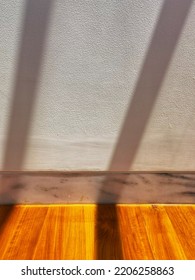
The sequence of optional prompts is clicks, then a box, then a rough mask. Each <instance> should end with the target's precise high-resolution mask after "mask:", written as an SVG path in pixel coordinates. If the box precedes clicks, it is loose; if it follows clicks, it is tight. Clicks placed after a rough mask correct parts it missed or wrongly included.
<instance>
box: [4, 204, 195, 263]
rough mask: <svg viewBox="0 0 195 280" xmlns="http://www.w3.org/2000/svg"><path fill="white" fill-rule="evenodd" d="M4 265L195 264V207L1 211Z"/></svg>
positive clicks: (58, 207) (12, 208)
mask: <svg viewBox="0 0 195 280" xmlns="http://www.w3.org/2000/svg"><path fill="white" fill-rule="evenodd" d="M0 259H70V260H73V259H159V260H160V259H195V205H183V206H178V205H176V206H163V205H158V206H157V205H117V206H114V205H99V206H98V205H55V206H52V205H50V206H49V205H45V206H27V205H26V206H19V205H18V206H17V205H16V206H1V207H0Z"/></svg>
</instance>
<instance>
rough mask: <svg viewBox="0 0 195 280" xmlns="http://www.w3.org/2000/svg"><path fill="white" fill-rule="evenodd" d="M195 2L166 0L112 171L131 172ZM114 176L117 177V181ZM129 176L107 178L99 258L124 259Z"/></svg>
mask: <svg viewBox="0 0 195 280" xmlns="http://www.w3.org/2000/svg"><path fill="white" fill-rule="evenodd" d="M192 2H193V0H186V1H183V0H165V1H164V3H163V6H162V9H161V12H160V15H159V19H158V22H157V25H156V28H155V31H154V33H153V37H152V39H151V43H150V45H149V48H148V52H147V54H146V57H145V61H144V63H143V66H142V70H141V72H140V75H139V78H138V81H137V84H136V87H135V90H134V92H133V98H132V101H131V103H130V105H129V108H128V111H127V113H126V116H125V119H124V123H123V126H122V129H121V132H120V135H119V137H118V140H117V144H116V147H115V150H114V152H113V156H112V159H111V161H110V165H109V167H108V171H112V172H113V171H120V172H122V171H129V170H130V169H131V165H132V163H133V161H134V158H135V156H136V153H137V151H138V148H139V145H140V142H141V140H142V138H143V135H144V131H145V128H146V125H147V123H148V121H149V118H150V115H151V112H152V110H153V107H154V105H155V102H156V100H157V97H158V94H159V91H160V88H161V85H162V83H163V80H164V77H165V75H166V72H167V70H168V67H169V64H170V61H171V58H172V56H173V53H174V50H175V48H176V46H177V42H178V39H179V36H180V34H181V32H182V28H183V26H184V23H185V20H186V18H187V15H188V12H189V10H190V7H191V4H192ZM113 177H114V178H113ZM121 180H122V181H123V182H124V181H125V180H126V177H125V175H124V174H123V175H121V174H118V175H114V176H109V175H107V176H106V177H105V180H104V182H103V183H102V186H101V190H100V192H99V196H98V199H97V203H101V202H102V201H104V200H105V197H107V201H108V200H110V201H114V203H115V204H110V205H101V204H98V205H97V213H96V215H97V216H96V258H97V259H123V258H124V256H123V249H122V240H121V238H120V228H119V219H120V217H119V216H118V214H117V205H116V204H117V203H119V200H120V195H121V193H122V191H123V185H122V184H121Z"/></svg>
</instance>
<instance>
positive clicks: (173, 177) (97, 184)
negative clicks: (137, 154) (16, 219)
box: [0, 172, 195, 204]
mask: <svg viewBox="0 0 195 280" xmlns="http://www.w3.org/2000/svg"><path fill="white" fill-rule="evenodd" d="M50 203H54V204H59V203H67V204H68V203H79V204H80V203H132V204H133V203H141V204H143V203H152V204H155V203H163V204H164V203H173V204H176V203H179V204H180V203H182V204H186V203H187V204H188V203H195V173H146V172H144V173H106V172H92V173H87V172H80V173H79V172H77V173H74V172H73V173H63V172H44V173H43V172H1V173H0V204H50Z"/></svg>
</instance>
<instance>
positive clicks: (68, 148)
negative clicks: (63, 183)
mask: <svg viewBox="0 0 195 280" xmlns="http://www.w3.org/2000/svg"><path fill="white" fill-rule="evenodd" d="M47 1H48V4H49V0H47ZM26 2H29V1H27V0H26V1H25V0H14V1H13V0H1V2H0V38H1V40H0V59H1V63H0V161H1V169H9V168H10V169H29V170H111V169H114V170H156V171H161V170H194V168H195V6H194V5H193V4H192V5H191V6H190V4H191V3H190V2H191V1H189V0H186V3H187V4H186V5H184V4H182V2H185V1H183V0H169V1H163V0H155V1H154V0H144V1H143V0H137V1H133V0H77V1H76V0H55V1H51V3H50V11H49V20H48V21H47V24H46V25H47V30H46V32H45V38H44V40H43V39H41V38H38V39H35V40H40V42H41V44H42V45H43V46H42V53H41V56H40V58H41V62H40V69H39V73H38V75H37V76H36V75H34V74H32V73H33V72H31V69H28V68H31V63H33V62H32V61H30V60H29V57H30V56H31V54H30V52H31V51H32V52H34V53H33V54H32V55H36V50H34V49H33V47H32V46H33V44H34V39H33V38H34V37H33V36H36V35H35V34H34V33H33V32H32V34H30V36H31V39H32V42H30V43H29V44H30V46H31V47H32V50H31V47H30V46H29V47H28V46H27V45H28V44H26V45H25V46H24V45H22V42H25V40H26V39H24V38H23V41H22V37H23V34H24V33H23V31H22V30H24V25H25V24H26V25H28V24H29V23H28V22H27V21H25V18H26V13H27V18H28V17H29V16H30V20H31V21H32V20H33V17H34V15H33V12H32V15H31V11H29V10H28V9H26V8H25V7H26V6H25V5H26ZM36 2H37V3H41V2H43V0H36ZM31 4H32V3H31ZM44 5H47V4H44ZM44 5H43V7H44ZM164 5H166V7H167V8H166V7H165V8H163V7H164ZM169 5H170V9H168V8H169ZM37 7H38V5H37ZM173 7H175V8H174V9H172V8H173ZM37 9H38V8H37ZM162 9H165V11H164V12H163V13H162ZM188 9H189V11H188ZM183 10H184V11H183ZM171 13H172V14H171ZM183 13H184V14H185V16H184V14H183ZM176 15H177V16H176ZM166 17H167V18H166ZM185 17H186V19H185ZM175 18H176V19H175ZM172 19H173V21H172ZM35 20H36V18H35ZM174 20H175V21H174ZM177 21H178V23H177ZM163 24H164V25H165V26H162V25H163ZM166 24H167V25H166ZM172 24H173V26H172ZM177 25H178V26H179V27H178V26H177ZM27 28H28V27H27ZM158 30H160V31H158ZM175 30H176V31H175ZM161 31H162V32H161ZM159 32H161V33H162V34H160V36H159ZM167 32H168V33H167ZM27 33H28V32H27ZM155 34H156V35H155ZM174 36H175V40H176V42H173V43H172V45H170V46H169V40H172V37H173V38H174ZM152 38H153V39H152ZM158 38H160V40H162V43H160V42H157V41H156V40H157V39H158ZM29 40H30V39H29ZM152 40H153V41H154V42H153V41H152ZM158 40H159V39H158ZM166 40H167V42H168V43H167V44H168V47H167V49H166ZM35 44H36V43H35ZM25 48H27V50H26V49H25ZM163 48H164V49H163ZM173 48H174V49H173ZM21 49H22V50H23V51H24V52H26V51H27V53H28V50H30V51H29V53H28V57H26V58H25V59H26V60H25V59H24V61H23V62H22V64H21V61H20V60H19V56H20V55H21V53H20V52H21ZM151 49H152V52H151ZM38 51H39V50H38V49H37V52H38ZM166 53H167V54H166ZM164 54H165V56H166V55H168V56H169V58H168V59H167V62H169V64H168V65H164V66H163V60H164V58H163V55H164ZM39 55H40V54H39ZM161 57H162V61H161ZM146 59H148V60H149V61H148V62H147V61H146ZM32 60H33V59H32ZM25 61H26V62H25ZM155 62H156V64H155ZM25 63H26V66H25ZM144 63H146V65H145V64H144ZM160 63H161V64H162V65H160ZM21 65H22V66H21ZM144 65H145V66H144ZM150 65H151V68H152V69H151V71H152V72H151V73H152V74H151V75H150V73H149V74H148V72H150ZM21 67H24V69H25V70H24V69H23V70H22V71H21ZM25 67H26V68H25ZM144 67H145V68H144ZM163 67H164V70H166V71H165V73H164V74H163V75H162V77H161V83H160V84H159V88H158V90H156V91H155V90H153V89H152V88H155V82H154V81H152V82H150V79H153V76H154V75H153V73H154V74H155V73H157V75H158V73H159V75H161V72H162V68H163ZM143 71H145V72H143ZM18 73H19V74H18ZM26 73H27V74H26ZM31 75H33V77H31ZM141 75H145V76H144V77H146V76H147V75H148V76H147V77H148V78H147V79H146V78H144V77H142V80H141V82H140V76H141ZM18 76H19V78H16V77H18ZM17 79H19V83H20V87H19V89H20V88H21V87H22V86H23V85H24V87H25V92H26V96H28V87H29V88H30V87H32V85H33V83H36V90H35V91H36V94H35V95H34V100H33V106H32V108H31V109H32V112H30V121H29V122H30V125H28V127H29V130H28V131H27V132H28V133H26V134H27V135H25V136H24V138H25V141H26V142H25V143H26V145H25V147H24V149H23V155H22V156H23V159H22V160H21V161H20V160H19V161H18V163H17V160H16V159H15V165H13V164H12V157H11V156H10V155H6V152H5V151H6V150H7V147H8V148H10V149H12V148H13V147H12V148H11V146H10V145H12V146H14V145H15V144H14V141H15V140H14V139H16V141H17V138H18V135H17V133H18V134H20V133H21V132H20V131H18V132H17V126H18V123H17V120H15V124H16V125H15V130H14V132H12V134H11V133H10V131H9V130H10V127H11V122H12V120H10V118H11V117H10V116H12V115H13V114H12V111H13V110H15V112H17V110H19V111H18V113H17V114H20V112H21V106H19V105H13V104H14V102H13V100H14V94H15V93H16V90H15V87H16V86H17V85H16V84H17V81H18V80H17ZM138 83H142V85H141V87H140V86H139V84H138ZM136 87H138V88H139V87H140V88H139V93H137V91H136ZM140 90H141V91H143V92H142V93H140ZM150 90H151V91H154V92H153V93H154V96H155V98H154V97H153V101H152V102H150V104H149V105H147V99H148V94H150ZM29 92H30V90H29ZM19 94H20V93H19ZM135 94H136V95H139V96H138V97H139V98H138V101H137V102H138V103H139V104H138V107H137V110H139V112H135V127H132V126H133V125H134V124H133V120H132V116H134V115H133V113H131V112H133V111H132V110H134V109H132V108H131V101H132V100H133V95H135ZM140 98H141V100H140ZM27 99H28V98H27ZM31 102H32V101H31ZM135 102H136V96H134V103H135ZM20 103H21V102H20ZM134 103H133V104H134ZM15 104H17V102H16V103H15ZM145 104H146V107H145ZM134 105H135V106H134V107H136V104H134ZM14 106H18V108H13V107H14ZM23 106H25V101H24V104H23ZM28 106H29V105H28ZM145 109H146V110H150V114H147V120H143V119H142V117H141V116H142V111H144V110H145ZM129 110H130V111H131V112H130V116H131V119H130V120H128V121H127V115H128V113H127V112H129ZM27 111H28V110H27ZM135 111H136V110H135ZM17 114H16V115H17ZM25 114H28V112H27V113H24V116H25ZM24 116H22V118H25V117H24ZM139 117H140V120H139ZM14 119H16V117H15V118H14ZM125 119H126V124H125V127H124V125H123V124H124V122H125ZM140 121H141V122H145V123H144V130H143V131H142V132H140V131H139V129H138V130H136V125H138V126H139V125H140ZM128 122H129V123H130V126H131V128H130V129H129V130H128ZM21 127H22V126H21ZM12 130H13V129H12ZM21 131H22V128H21ZM129 131H130V133H132V134H135V135H132V136H131V135H130V138H128V137H129V135H128V132H129ZM134 132H135V133H134ZM121 133H122V134H123V136H124V135H128V137H127V139H130V140H129V143H130V145H129V146H128V144H127V143H126V144H125V146H124V145H123V147H121V145H122V143H123V141H124V140H121V136H120V135H121ZM138 134H139V135H138ZM9 135H11V138H12V141H9V140H8V138H9ZM13 135H14V137H13ZM131 137H132V139H133V140H131ZM18 141H19V140H18ZM131 141H132V143H133V144H132V143H131ZM135 142H136V143H137V144H136V145H135ZM10 143H11V144H10ZM131 144H132V145H131ZM14 149H17V145H15V146H14ZM116 149H118V154H119V156H117V154H116ZM124 149H125V151H124ZM131 149H136V150H135V151H133V152H132V150H131ZM123 153H124V155H125V157H126V158H128V155H130V156H129V157H131V158H130V159H129V161H128V160H127V159H126V158H125V159H124V162H123V160H122V158H123ZM16 154H17V153H16ZM120 155H122V156H120ZM17 157H20V152H19V154H18V155H17ZM5 162H6V163H5ZM5 167H6V168H5Z"/></svg>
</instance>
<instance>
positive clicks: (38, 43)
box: [0, 0, 52, 229]
mask: <svg viewBox="0 0 195 280" xmlns="http://www.w3.org/2000/svg"><path fill="white" fill-rule="evenodd" d="M51 4H52V0H26V3H25V12H24V21H23V26H22V27H23V31H22V35H21V41H20V46H19V58H18V62H17V68H16V74H15V82H14V87H13V93H12V104H11V108H10V119H9V123H8V132H7V139H6V142H5V153H4V159H3V166H2V170H3V171H19V170H22V168H23V162H24V159H25V154H26V151H27V141H28V136H29V132H30V127H31V123H32V116H33V110H34V106H35V101H36V96H37V89H38V83H39V79H40V78H39V76H40V71H41V65H42V57H43V52H44V45H45V40H46V35H47V29H48V22H49V15H50V11H51ZM0 180H1V182H0V183H1V184H0V187H1V188H0V196H1V201H3V200H4V198H5V199H6V198H9V200H12V201H13V200H14V198H10V193H9V190H10V188H12V187H15V186H17V184H18V181H19V176H18V175H16V177H15V178H14V177H13V175H12V176H11V179H10V177H9V174H6V173H4V174H2V175H1V178H0ZM10 180H11V181H10ZM6 200H7V199H6ZM15 200H17V198H15ZM12 207H13V205H10V206H9V207H8V206H7V207H5V209H4V210H2V211H1V220H0V229H1V228H2V227H3V224H4V223H5V222H6V220H7V219H8V218H9V216H10V214H11V209H12Z"/></svg>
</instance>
